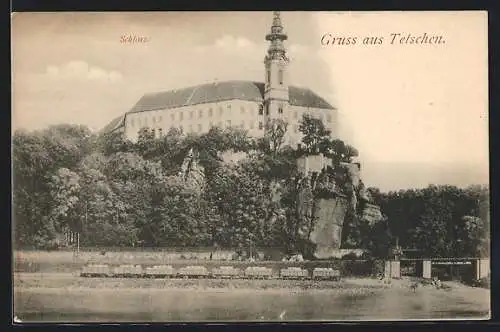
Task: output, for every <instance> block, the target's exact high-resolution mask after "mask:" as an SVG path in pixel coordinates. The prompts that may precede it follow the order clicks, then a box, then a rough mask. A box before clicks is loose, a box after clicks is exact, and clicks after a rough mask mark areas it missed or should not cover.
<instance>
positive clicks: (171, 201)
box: [11, 11, 490, 324]
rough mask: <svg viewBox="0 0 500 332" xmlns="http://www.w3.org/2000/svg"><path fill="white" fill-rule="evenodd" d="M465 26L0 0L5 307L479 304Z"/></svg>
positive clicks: (385, 15)
mask: <svg viewBox="0 0 500 332" xmlns="http://www.w3.org/2000/svg"><path fill="white" fill-rule="evenodd" d="M487 23H488V15H487V12H485V11H456V12H453V11H449V12H446V11H439V12H432V11H427V12H417V11H413V12H405V11H401V12H288V11H282V12H280V11H273V12H107V13H104V12H102V13H97V12H96V13H90V12H88V13H86V12H60V13H30V12H23V13H15V14H14V15H13V16H12V18H11V26H12V105H13V107H12V128H13V130H12V169H13V172H12V184H13V185H12V188H13V200H12V211H13V213H12V216H13V218H12V225H13V227H12V229H13V233H12V243H13V248H14V250H13V259H14V264H13V271H12V273H13V285H12V287H13V292H12V293H13V299H12V300H13V302H12V305H13V310H12V311H13V322H14V324H23V323H29V322H42V323H47V322H51V323H75V322H78V323H96V322H97V323H106V322H108V323H109V322H113V323H117V322H143V323H153V322H162V323H175V322H208V323H210V322H217V323H220V322H242V321H244V322H297V321H322V322H338V321H355V322H361V321H367V320H370V321H374V320H376V321H400V320H455V319H460V320H463V319H468V320H487V319H489V318H490V252H489V248H490V228H489V225H490V213H489V209H490V207H489V148H488V30H487V25H488V24H487Z"/></svg>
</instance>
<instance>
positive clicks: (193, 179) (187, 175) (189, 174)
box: [179, 149, 205, 193]
mask: <svg viewBox="0 0 500 332" xmlns="http://www.w3.org/2000/svg"><path fill="white" fill-rule="evenodd" d="M179 176H180V177H181V179H182V180H183V181H184V183H185V184H186V188H187V189H188V190H190V191H193V192H196V193H201V192H202V191H203V190H204V189H205V170H204V168H203V166H201V165H200V164H199V162H198V152H197V151H195V150H194V149H191V150H189V152H188V154H187V155H186V157H185V158H184V161H183V162H182V166H181V171H180V172H179Z"/></svg>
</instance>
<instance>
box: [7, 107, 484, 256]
mask: <svg viewBox="0 0 500 332" xmlns="http://www.w3.org/2000/svg"><path fill="white" fill-rule="evenodd" d="M267 126H268V129H269V130H268V131H267V134H266V135H265V136H264V137H262V138H260V139H252V138H250V137H248V136H247V134H246V132H244V131H241V130H238V129H233V128H229V129H226V130H222V129H220V128H216V127H214V128H212V129H211V130H210V131H209V132H208V133H205V134H202V135H194V134H188V135H183V134H182V133H181V132H179V131H178V130H177V129H172V130H170V131H169V132H168V133H167V134H166V135H165V136H163V137H161V138H155V137H154V136H153V135H152V134H151V133H150V132H149V131H148V130H146V129H143V130H141V131H140V133H139V138H138V140H137V142H131V141H127V140H125V139H123V138H122V136H121V135H120V134H107V135H95V134H92V133H91V132H90V131H89V130H88V129H87V128H85V127H82V126H71V125H57V126H52V127H50V128H48V129H46V130H42V131H36V132H25V131H17V132H15V133H14V135H13V141H12V146H13V154H12V159H13V189H14V190H13V219H14V240H15V243H16V246H18V248H23V247H24V248H27V247H29V248H54V247H57V246H60V245H61V243H63V242H64V241H63V239H64V236H65V235H66V234H68V232H78V233H80V234H81V237H80V244H81V245H82V246H123V247H131V246H152V247H153V246H154V247H158V246H168V247H182V246H221V247H231V248H248V247H249V246H260V247H281V248H285V249H286V250H287V251H288V252H297V251H298V252H302V253H307V252H310V251H311V250H313V249H314V248H313V247H314V246H313V244H311V243H310V242H309V240H308V239H309V235H310V233H311V231H312V229H313V228H314V224H315V220H314V217H313V216H312V213H311V211H312V205H313V204H314V193H313V192H312V191H311V190H310V189H309V188H307V184H305V183H304V181H301V175H300V174H299V173H298V172H297V169H296V158H297V157H298V156H300V155H301V154H304V153H316V152H322V153H324V154H325V155H328V156H329V157H330V158H332V159H333V160H334V166H335V165H339V164H340V163H342V162H350V161H351V160H352V158H353V157H354V156H356V155H357V151H356V150H355V149H354V148H353V147H350V146H349V145H347V144H345V143H344V142H342V141H341V140H338V139H332V138H330V135H329V134H330V133H329V132H328V130H326V129H325V127H324V125H323V123H322V122H321V121H320V120H316V119H313V118H309V117H307V116H306V117H304V118H303V119H302V121H301V125H300V131H301V132H302V133H303V134H304V137H303V143H304V147H305V148H304V149H301V150H300V151H297V150H295V149H292V148H291V147H289V146H286V145H284V141H285V139H284V137H285V135H286V132H287V125H286V123H284V122H283V121H281V120H273V121H271V122H269V123H268V124H267ZM191 149H195V150H196V151H197V152H198V154H197V156H198V158H199V163H200V165H201V166H202V168H203V170H204V172H203V173H204V181H205V190H203V191H197V190H193V188H190V187H189V186H186V182H185V181H184V179H183V178H182V176H180V175H179V174H180V172H181V165H182V163H183V161H184V159H185V157H186V155H187V154H188V152H189V151H190V150H191ZM237 152H243V153H245V154H244V156H245V157H244V158H242V159H241V160H239V161H237V162H233V163H228V162H224V155H225V154H227V153H237ZM339 169H340V168H339ZM339 174H340V173H339ZM342 176H344V177H345V174H344V175H342V174H340V175H339V177H338V178H337V180H338V179H341V178H342ZM347 180H348V179H347V178H346V180H345V183H347V182H348V181H347ZM345 183H344V184H345ZM304 186H305V187H304ZM346 188H347V187H346ZM369 191H370V193H371V194H372V197H373V198H374V200H375V203H377V204H379V205H380V206H381V207H382V211H383V212H384V214H385V216H386V218H385V220H384V221H383V222H380V223H377V224H375V225H371V224H368V223H366V222H363V220H362V218H360V217H359V214H358V213H356V211H351V212H350V213H348V217H347V219H348V222H347V224H346V231H348V233H349V234H348V236H347V237H346V239H345V243H346V246H351V247H363V248H367V249H369V250H371V251H372V253H373V254H375V255H379V256H380V255H385V254H386V253H387V252H388V248H389V246H390V245H391V244H393V243H394V239H395V238H396V237H397V238H398V239H399V241H400V244H401V245H403V246H406V247H416V248H420V249H422V250H423V251H424V252H425V253H426V254H433V255H450V254H461V255H478V254H482V255H484V254H487V251H488V243H487V242H485V239H487V238H488V237H487V236H485V234H487V233H488V231H489V228H488V223H489V219H488V209H489V208H488V200H489V198H488V190H487V188H482V187H471V188H467V189H460V188H456V187H451V186H442V187H437V186H430V187H429V188H426V189H419V190H405V191H400V192H390V193H380V192H379V191H378V190H377V189H373V188H369Z"/></svg>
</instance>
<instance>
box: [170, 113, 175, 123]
mask: <svg viewBox="0 0 500 332" xmlns="http://www.w3.org/2000/svg"><path fill="white" fill-rule="evenodd" d="M170 120H172V122H174V121H175V113H172V114H170Z"/></svg>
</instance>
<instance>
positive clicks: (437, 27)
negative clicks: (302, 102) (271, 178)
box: [11, 11, 489, 191]
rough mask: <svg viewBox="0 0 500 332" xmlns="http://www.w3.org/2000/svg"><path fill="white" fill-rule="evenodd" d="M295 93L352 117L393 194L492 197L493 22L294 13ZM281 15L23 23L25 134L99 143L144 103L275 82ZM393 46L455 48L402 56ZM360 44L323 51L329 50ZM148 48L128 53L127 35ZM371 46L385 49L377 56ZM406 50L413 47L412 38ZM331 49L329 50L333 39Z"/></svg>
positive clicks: (371, 170)
mask: <svg viewBox="0 0 500 332" xmlns="http://www.w3.org/2000/svg"><path fill="white" fill-rule="evenodd" d="M281 18H282V23H283V25H284V28H285V31H286V33H287V34H288V37H289V39H288V41H287V42H286V43H285V46H286V48H287V51H288V56H289V58H290V60H291V62H290V66H289V77H290V84H292V85H295V86H303V87H308V88H311V89H312V90H313V91H314V92H316V93H317V94H319V95H320V96H322V97H323V98H325V99H326V100H328V101H329V102H330V103H331V104H333V105H334V106H336V107H337V108H338V111H339V119H340V129H339V130H340V131H339V136H340V138H341V139H343V140H344V141H346V142H347V143H349V144H351V145H353V146H355V147H356V148H357V149H358V150H359V153H360V156H359V161H360V162H361V164H362V177H363V180H364V182H365V183H366V184H367V185H368V186H376V187H379V188H380V189H381V190H384V191H388V190H397V189H405V188H413V187H425V186H427V185H429V184H451V185H458V186H466V185H469V184H474V183H481V184H486V183H488V178H489V158H488V155H489V151H488V66H487V57H488V52H487V14H486V13H485V12H466V11H464V12H411V13H410V12H369V13H368V12H282V13H281ZM271 22H272V13H271V12H170V13H166V12H165V13H160V12H150V13H17V14H15V15H14V16H13V18H12V23H11V24H12V65H13V69H12V82H13V84H12V86H13V89H12V100H13V109H12V127H13V130H16V129H18V128H24V129H28V130H34V129H40V128H44V127H46V126H48V125H51V124H58V123H74V124H83V125H87V126H89V128H91V129H92V130H96V131H97V130H100V129H101V128H102V127H104V126H105V125H106V124H107V123H108V122H109V121H110V120H111V119H113V118H115V117H116V116H119V115H121V114H123V113H125V112H126V111H128V110H129V109H131V108H132V106H133V105H134V104H135V103H136V102H137V101H138V100H139V98H140V97H141V96H142V95H144V94H145V93H150V92H157V91H163V90H171V89H175V88H182V87H187V86H192V85H197V84H201V83H208V82H213V81H216V80H220V81H222V80H256V81H263V80H264V64H263V60H264V56H265V52H266V49H267V42H266V40H265V38H264V37H265V34H266V33H267V32H268V31H269V29H270V25H271ZM391 33H399V34H401V35H400V37H404V36H406V35H408V34H411V35H413V36H416V37H417V36H420V35H422V34H423V33H427V35H428V36H434V35H437V36H442V40H444V43H443V44H438V45H436V44H433V45H429V44H425V45H415V44H400V43H399V41H398V42H397V43H394V44H391V39H392V38H391ZM325 34H328V37H329V38H328V39H330V40H331V38H333V37H335V38H348V37H351V38H353V37H356V38H357V42H356V44H354V45H353V44H350V45H345V44H344V45H341V44H338V43H335V44H334V45H331V44H330V45H323V44H322V42H321V40H322V37H323V36H324V35H325ZM129 35H130V36H138V37H146V38H147V42H145V43H135V44H124V43H120V39H121V37H122V36H129ZM364 37H383V38H384V40H383V42H382V44H376V45H365V44H363V39H364ZM399 39H400V38H399ZM323 40H324V41H325V40H326V39H323Z"/></svg>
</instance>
